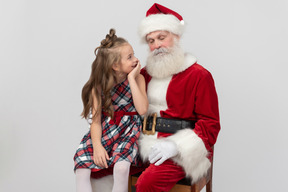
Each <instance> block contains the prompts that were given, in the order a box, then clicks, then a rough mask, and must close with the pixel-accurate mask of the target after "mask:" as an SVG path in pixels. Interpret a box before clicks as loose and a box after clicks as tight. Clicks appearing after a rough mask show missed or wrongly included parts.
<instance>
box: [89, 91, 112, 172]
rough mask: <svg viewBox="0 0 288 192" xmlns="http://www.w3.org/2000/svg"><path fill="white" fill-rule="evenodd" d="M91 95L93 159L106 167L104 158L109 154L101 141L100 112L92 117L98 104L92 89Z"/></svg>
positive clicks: (106, 158)
mask: <svg viewBox="0 0 288 192" xmlns="http://www.w3.org/2000/svg"><path fill="white" fill-rule="evenodd" d="M92 96H93V103H94V106H93V107H92V115H93V120H92V123H91V125H90V132H91V140H92V146H93V160H94V163H95V164H96V165H98V166H100V167H105V168H108V165H107V161H106V160H109V156H108V154H107V151H106V150H105V148H104V147H103V146H102V143H101V138H102V126H101V112H98V113H97V115H96V116H95V117H94V115H95V113H96V109H97V106H98V102H97V99H96V96H95V91H94V89H93V90H92Z"/></svg>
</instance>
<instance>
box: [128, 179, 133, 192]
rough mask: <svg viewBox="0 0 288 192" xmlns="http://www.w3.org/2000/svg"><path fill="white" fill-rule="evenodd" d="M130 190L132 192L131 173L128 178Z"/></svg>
mask: <svg viewBox="0 0 288 192" xmlns="http://www.w3.org/2000/svg"><path fill="white" fill-rule="evenodd" d="M128 192H132V176H131V175H129V179H128Z"/></svg>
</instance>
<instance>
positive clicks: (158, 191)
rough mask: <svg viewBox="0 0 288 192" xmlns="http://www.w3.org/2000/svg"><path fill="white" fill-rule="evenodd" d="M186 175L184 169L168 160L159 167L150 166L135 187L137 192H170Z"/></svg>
mask: <svg viewBox="0 0 288 192" xmlns="http://www.w3.org/2000/svg"><path fill="white" fill-rule="evenodd" d="M185 175H186V174H185V172H184V171H183V169H182V168H181V167H180V166H178V165H176V164H175V163H174V162H173V161H171V160H167V161H165V162H164V163H162V164H161V165H159V166H155V165H154V164H150V166H149V167H148V168H147V169H146V170H145V171H143V172H142V174H141V175H140V176H139V178H138V180H137V183H136V185H135V187H136V191H137V192H162V191H169V190H170V189H171V188H172V187H173V186H174V185H175V184H176V183H177V182H178V181H179V180H181V179H183V178H184V177H185Z"/></svg>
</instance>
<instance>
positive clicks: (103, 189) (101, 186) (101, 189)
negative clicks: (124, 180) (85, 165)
mask: <svg viewBox="0 0 288 192" xmlns="http://www.w3.org/2000/svg"><path fill="white" fill-rule="evenodd" d="M113 183H114V180H113V175H108V176H105V177H102V178H100V179H92V178H91V185H92V189H93V192H111V191H112V187H113Z"/></svg>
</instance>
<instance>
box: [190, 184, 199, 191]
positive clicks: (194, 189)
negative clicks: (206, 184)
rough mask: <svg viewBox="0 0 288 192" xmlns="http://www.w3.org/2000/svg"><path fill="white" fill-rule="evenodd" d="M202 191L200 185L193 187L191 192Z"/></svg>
mask: <svg viewBox="0 0 288 192" xmlns="http://www.w3.org/2000/svg"><path fill="white" fill-rule="evenodd" d="M200 191H201V189H199V185H195V184H194V185H192V186H191V192H200Z"/></svg>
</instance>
